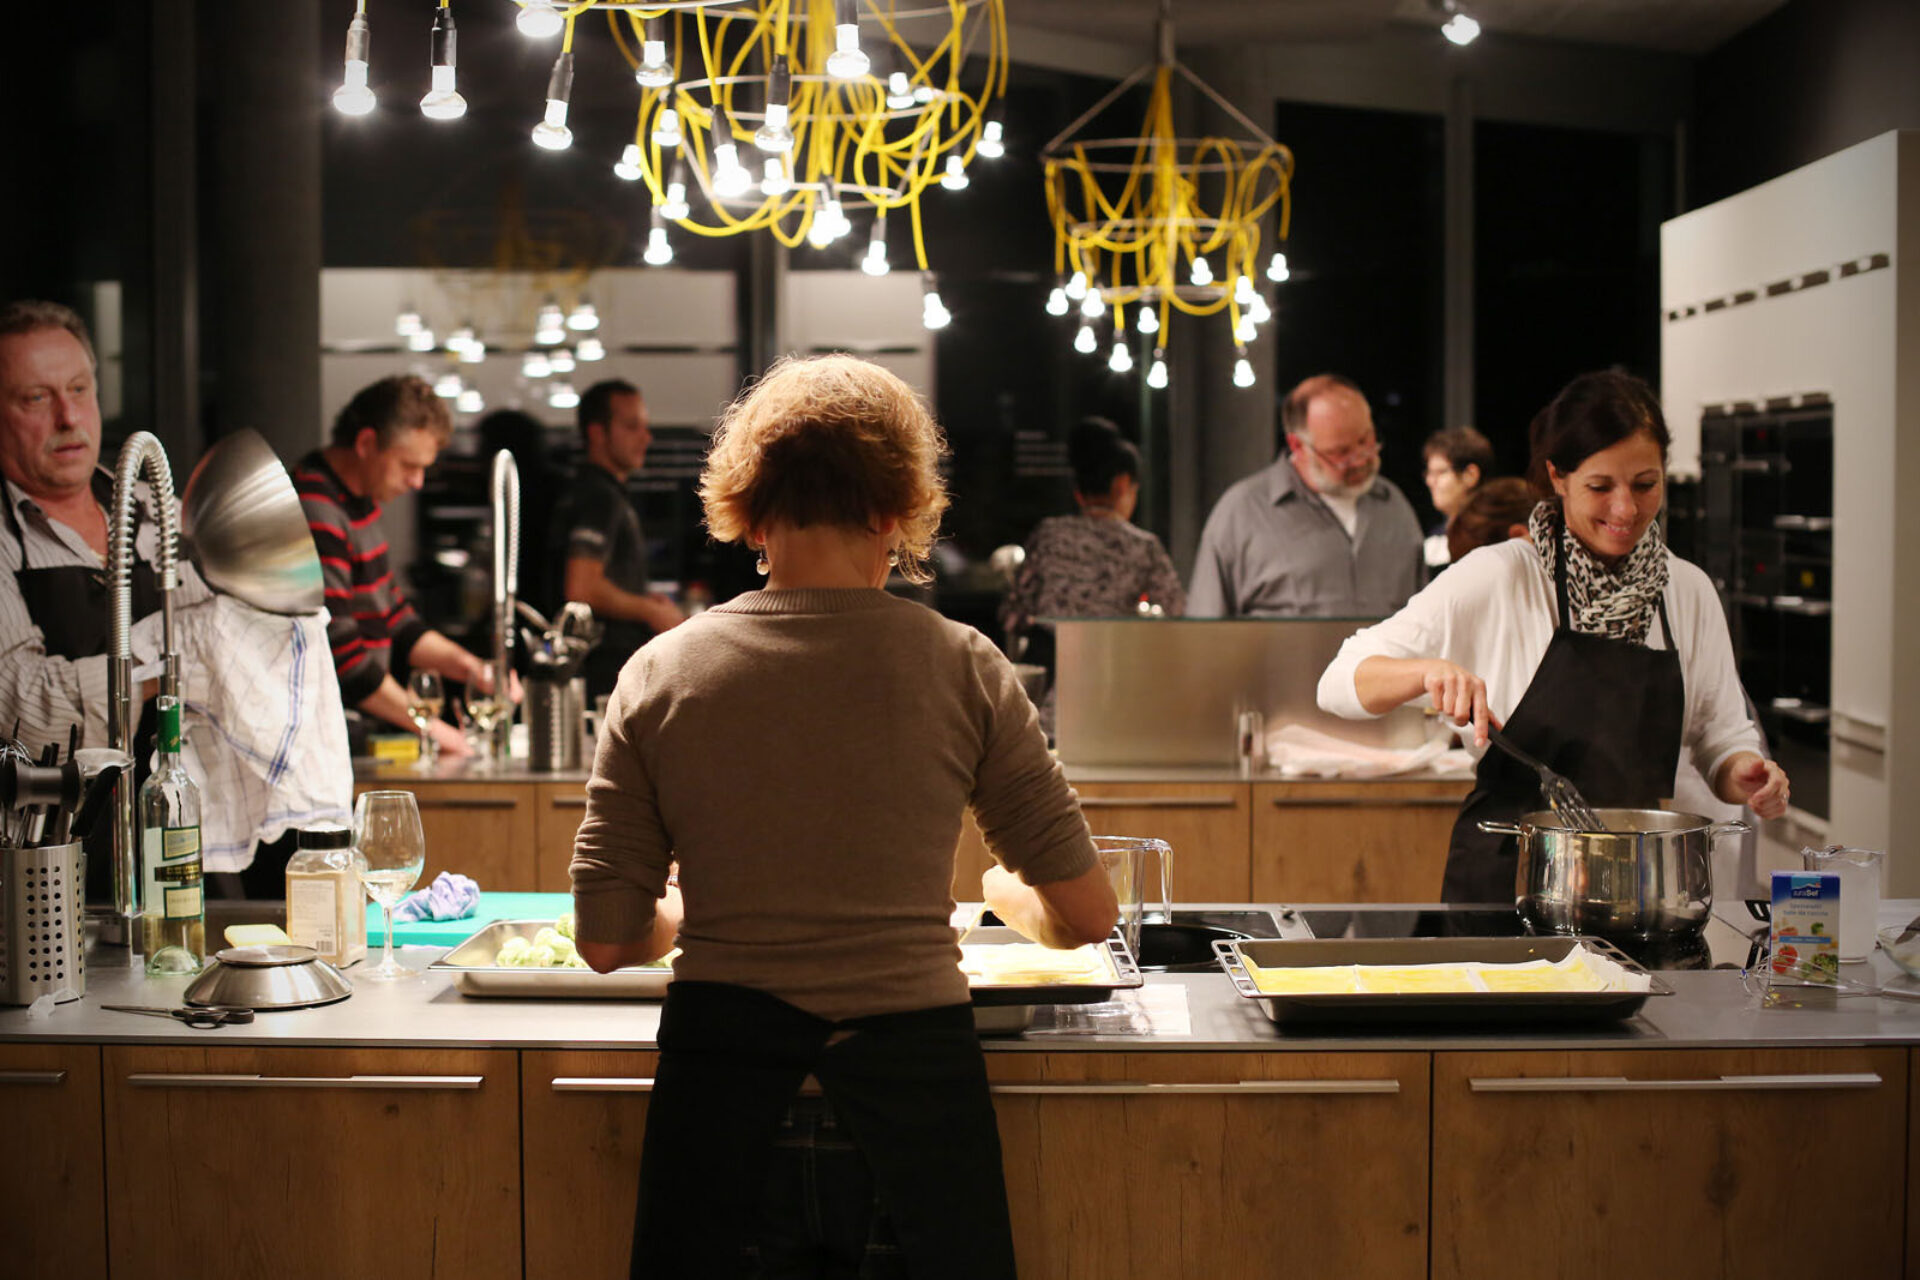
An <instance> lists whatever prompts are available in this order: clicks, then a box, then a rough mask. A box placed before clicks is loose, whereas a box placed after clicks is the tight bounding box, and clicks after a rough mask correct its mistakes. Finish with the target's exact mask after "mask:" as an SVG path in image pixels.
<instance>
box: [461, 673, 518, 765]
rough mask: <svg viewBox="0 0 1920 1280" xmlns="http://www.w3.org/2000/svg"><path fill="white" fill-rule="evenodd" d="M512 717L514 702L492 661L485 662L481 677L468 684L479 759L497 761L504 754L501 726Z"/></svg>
mask: <svg viewBox="0 0 1920 1280" xmlns="http://www.w3.org/2000/svg"><path fill="white" fill-rule="evenodd" d="M512 718H513V703H512V701H511V700H510V699H509V698H508V697H507V691H506V689H505V688H504V687H503V684H502V681H501V678H500V673H499V672H497V671H495V670H494V664H493V663H491V662H482V663H481V664H480V670H479V673H478V675H477V676H476V677H475V678H474V679H473V680H471V681H469V682H468V684H467V719H468V720H470V721H471V722H472V723H473V727H474V728H475V729H477V730H478V731H479V734H480V757H481V759H483V760H487V761H493V760H498V759H499V758H500V757H501V756H503V755H504V754H506V753H505V752H504V751H502V750H501V749H500V748H501V741H500V737H501V735H500V726H501V725H502V724H504V723H506V722H507V721H508V720H511V719H512Z"/></svg>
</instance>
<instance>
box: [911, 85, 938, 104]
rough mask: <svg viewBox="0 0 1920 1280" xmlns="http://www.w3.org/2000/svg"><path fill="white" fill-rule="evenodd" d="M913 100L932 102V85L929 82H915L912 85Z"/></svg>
mask: <svg viewBox="0 0 1920 1280" xmlns="http://www.w3.org/2000/svg"><path fill="white" fill-rule="evenodd" d="M913 100H914V101H915V102H920V103H927V102H932V101H933V86H932V85H930V84H917V85H915V86H913Z"/></svg>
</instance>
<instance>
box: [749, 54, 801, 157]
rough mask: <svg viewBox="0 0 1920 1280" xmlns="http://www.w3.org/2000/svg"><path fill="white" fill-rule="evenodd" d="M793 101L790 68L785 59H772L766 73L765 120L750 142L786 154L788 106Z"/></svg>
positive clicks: (789, 141)
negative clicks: (769, 68) (771, 64)
mask: <svg viewBox="0 0 1920 1280" xmlns="http://www.w3.org/2000/svg"><path fill="white" fill-rule="evenodd" d="M792 100H793V70H792V68H791V66H790V65H789V64H788V62H787V60H786V59H785V58H776V59H774V63H773V67H772V69H771V70H770V71H768V72H767V116H766V121H765V123H763V124H762V125H761V126H760V127H759V128H758V129H755V130H754V131H753V145H754V146H756V147H758V148H760V149H761V150H762V151H771V152H773V153H774V154H775V155H785V154H786V153H787V152H789V151H791V150H793V130H792V129H790V128H788V127H787V106H788V104H789V103H790V102H791V101H792Z"/></svg>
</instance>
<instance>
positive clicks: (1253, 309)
mask: <svg viewBox="0 0 1920 1280" xmlns="http://www.w3.org/2000/svg"><path fill="white" fill-rule="evenodd" d="M1247 314H1248V315H1250V316H1252V317H1253V322H1254V323H1255V324H1265V323H1266V322H1267V321H1268V320H1270V319H1272V318H1273V311H1272V309H1271V308H1270V307H1268V306H1267V300H1266V299H1265V298H1263V297H1261V296H1260V295H1259V294H1257V293H1256V294H1254V295H1253V301H1252V302H1249V303H1248V304H1247Z"/></svg>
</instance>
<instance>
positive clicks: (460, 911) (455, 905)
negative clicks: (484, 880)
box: [393, 871, 480, 920]
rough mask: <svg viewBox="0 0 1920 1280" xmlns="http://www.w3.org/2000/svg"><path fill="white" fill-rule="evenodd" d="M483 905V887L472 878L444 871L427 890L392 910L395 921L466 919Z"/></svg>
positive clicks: (408, 897) (408, 896)
mask: <svg viewBox="0 0 1920 1280" xmlns="http://www.w3.org/2000/svg"><path fill="white" fill-rule="evenodd" d="M479 905H480V886H479V884H477V883H476V882H475V881H474V880H473V878H472V877H471V876H463V875H461V874H460V873H459V872H457V871H442V872H441V873H440V874H439V875H437V876H435V877H434V878H433V883H432V884H430V885H428V886H427V887H426V888H424V889H415V890H414V891H413V892H412V893H410V894H408V895H407V896H406V897H404V898H402V899H400V905H399V906H396V907H395V908H394V909H393V918H394V919H395V920H464V919H466V918H467V917H468V916H470V915H472V914H473V912H474V909H475V908H476V907H478V906H479Z"/></svg>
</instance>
